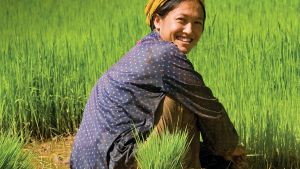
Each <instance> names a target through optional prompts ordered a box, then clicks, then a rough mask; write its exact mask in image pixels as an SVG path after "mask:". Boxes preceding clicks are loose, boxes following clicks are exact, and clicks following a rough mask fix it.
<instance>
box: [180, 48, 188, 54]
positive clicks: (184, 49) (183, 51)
mask: <svg viewBox="0 0 300 169" xmlns="http://www.w3.org/2000/svg"><path fill="white" fill-rule="evenodd" d="M179 50H180V52H182V53H184V54H188V53H189V52H190V50H188V49H186V48H179Z"/></svg>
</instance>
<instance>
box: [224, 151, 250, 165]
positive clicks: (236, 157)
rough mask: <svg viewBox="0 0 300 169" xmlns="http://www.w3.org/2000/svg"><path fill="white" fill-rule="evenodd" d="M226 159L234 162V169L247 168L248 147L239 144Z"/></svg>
mask: <svg viewBox="0 0 300 169" xmlns="http://www.w3.org/2000/svg"><path fill="white" fill-rule="evenodd" d="M224 158H225V159H226V160H229V161H232V162H233V166H232V168H233V169H247V168H248V162H247V160H246V149H245V146H244V145H238V146H237V147H236V148H235V149H234V150H231V151H229V152H228V153H227V155H226V156H225V157H224Z"/></svg>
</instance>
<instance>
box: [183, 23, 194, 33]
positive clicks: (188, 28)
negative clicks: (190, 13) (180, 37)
mask: <svg viewBox="0 0 300 169" xmlns="http://www.w3.org/2000/svg"><path fill="white" fill-rule="evenodd" d="M183 32H184V33H186V34H191V33H192V32H193V24H192V23H187V24H186V25H185V27H184V30H183Z"/></svg>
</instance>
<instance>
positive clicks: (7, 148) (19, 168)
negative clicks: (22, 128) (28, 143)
mask: <svg viewBox="0 0 300 169" xmlns="http://www.w3.org/2000/svg"><path fill="white" fill-rule="evenodd" d="M22 145H23V143H22V142H20V141H19V138H18V137H14V136H8V135H6V134H0V169H8V168H12V169H27V168H31V167H30V158H31V157H30V154H28V153H25V152H23V151H22Z"/></svg>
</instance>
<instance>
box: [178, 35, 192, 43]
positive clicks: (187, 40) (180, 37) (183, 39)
mask: <svg viewBox="0 0 300 169" xmlns="http://www.w3.org/2000/svg"><path fill="white" fill-rule="evenodd" d="M176 39H177V40H180V41H182V42H185V43H191V42H192V41H193V39H191V38H186V37H182V36H177V37H176Z"/></svg>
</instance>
